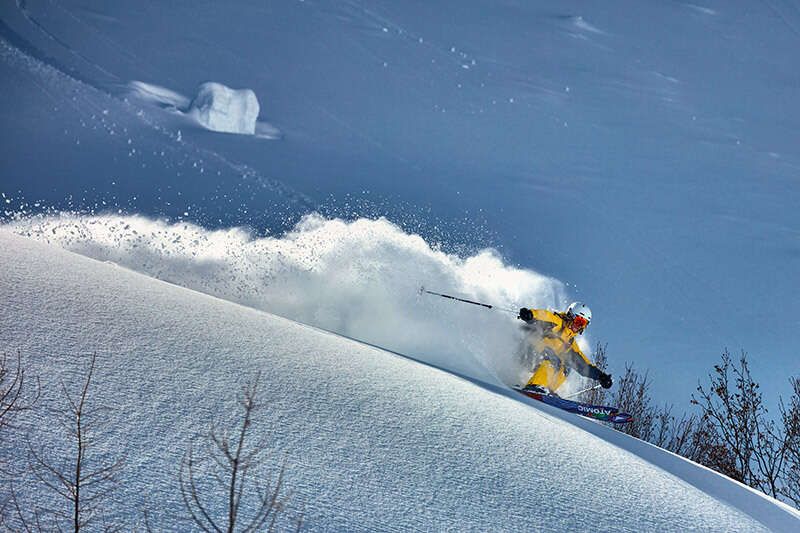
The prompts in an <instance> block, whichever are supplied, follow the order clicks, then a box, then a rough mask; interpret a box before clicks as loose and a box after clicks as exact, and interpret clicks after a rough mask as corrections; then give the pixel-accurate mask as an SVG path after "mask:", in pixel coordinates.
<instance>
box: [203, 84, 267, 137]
mask: <svg viewBox="0 0 800 533" xmlns="http://www.w3.org/2000/svg"><path fill="white" fill-rule="evenodd" d="M259 110H260V107H259V104H258V98H256V93H254V92H253V91H252V90H251V89H231V88H230V87H227V86H225V85H222V84H221V83H214V82H206V83H203V84H202V85H200V87H199V88H198V89H197V96H195V97H194V100H192V103H191V106H190V108H189V111H188V113H189V114H190V115H192V116H194V117H195V118H196V119H197V121H198V122H199V123H200V124H202V125H203V126H205V127H206V128H208V129H210V130H212V131H219V132H223V133H239V134H244V135H254V134H255V133H256V122H257V120H258V113H259Z"/></svg>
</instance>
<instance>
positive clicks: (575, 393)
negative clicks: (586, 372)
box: [562, 383, 600, 400]
mask: <svg viewBox="0 0 800 533" xmlns="http://www.w3.org/2000/svg"><path fill="white" fill-rule="evenodd" d="M599 388H600V384H599V383H598V384H596V385H593V386H591V387H589V388H588V389H583V390H579V391H578V392H573V393H572V394H567V395H566V396H562V398H564V399H565V400H566V399H567V398H572V397H573V396H577V395H578V394H583V393H584V392H589V391H590V390H595V389H599Z"/></svg>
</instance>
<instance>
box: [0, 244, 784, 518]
mask: <svg viewBox="0 0 800 533" xmlns="http://www.w3.org/2000/svg"><path fill="white" fill-rule="evenodd" d="M0 301H2V302H3V306H2V307H0V323H2V324H3V327H2V328H0V345H2V346H3V347H4V348H6V349H12V350H15V349H17V348H19V349H20V350H21V351H22V352H23V353H24V354H26V355H30V356H31V357H30V358H29V359H28V360H29V361H30V363H31V366H32V368H31V369H30V371H31V372H32V373H35V374H37V375H39V376H40V378H41V379H42V390H43V392H44V397H43V398H42V400H41V405H40V408H39V409H37V411H36V416H37V419H35V420H27V421H25V420H23V421H22V422H21V428H22V429H23V431H28V432H30V434H31V437H32V438H35V439H36V442H37V443H41V444H42V445H46V446H51V447H56V446H58V435H59V434H60V433H59V432H60V431H61V430H60V428H59V426H58V424H54V423H53V421H52V420H51V419H50V418H49V417H50V416H51V414H50V413H51V412H50V411H49V410H48V409H47V408H48V407H56V406H59V405H60V403H59V402H60V399H59V398H58V390H59V387H58V386H57V384H58V382H59V381H60V380H64V381H65V382H66V385H67V386H68V387H70V386H74V385H75V383H74V380H75V378H74V375H75V374H74V371H75V368H76V367H77V366H79V364H80V362H81V361H80V359H79V357H78V356H85V355H86V354H88V353H91V352H93V351H97V353H98V368H97V371H96V379H95V382H94V388H93V389H92V400H93V401H94V402H97V404H98V405H104V406H106V407H108V408H109V409H110V410H108V411H104V412H103V416H104V417H105V419H106V422H107V423H108V427H109V434H108V435H104V436H103V435H100V436H98V438H100V439H101V440H99V441H98V442H97V450H99V451H102V452H104V453H108V456H109V457H114V456H119V455H121V454H122V453H123V452H125V455H126V467H125V469H124V470H123V471H122V474H121V479H120V485H119V488H118V490H117V492H116V493H114V496H113V498H112V500H110V501H109V502H108V507H109V508H108V515H107V519H108V520H109V521H110V522H111V523H112V524H115V525H119V526H120V527H122V528H123V529H130V528H131V525H132V523H133V522H136V521H137V520H141V516H142V515H141V513H142V510H143V509H144V508H145V507H147V508H149V510H150V523H151V524H157V528H158V529H162V530H180V529H182V528H183V529H185V527H186V523H185V522H182V521H181V516H182V512H181V509H182V503H181V501H180V493H179V489H178V485H177V484H178V481H177V464H178V462H179V461H180V458H181V456H182V454H183V452H184V451H185V450H186V448H187V447H188V443H189V442H190V440H191V439H192V437H193V436H194V435H195V434H196V433H198V432H201V431H203V429H202V428H205V427H208V425H209V424H210V423H211V422H213V421H216V422H219V423H222V424H228V423H230V422H231V417H230V411H229V412H227V413H225V409H229V410H230V409H233V408H234V405H235V400H236V391H239V390H240V389H241V386H242V384H243V383H244V382H245V381H246V379H247V377H248V376H252V375H254V373H255V372H256V371H258V370H260V371H261V372H262V373H263V380H264V387H263V397H262V399H263V400H264V404H265V405H266V406H267V407H266V410H265V411H264V412H261V413H260V414H259V416H258V417H257V418H256V419H255V420H254V425H253V428H254V431H257V432H258V433H259V435H260V436H261V437H266V438H267V443H268V447H269V450H270V452H271V454H272V456H273V457H276V463H278V462H280V459H278V458H285V461H286V466H287V476H286V485H287V487H288V488H289V489H290V490H291V491H292V493H293V496H292V502H293V503H294V504H295V505H297V506H298V507H302V509H303V513H304V515H305V526H306V527H307V529H308V530H311V531H332V530H337V531H375V530H382V531H407V530H415V529H424V530H444V529H447V530H458V531H501V530H514V531H518V530H519V529H520V527H523V528H526V527H529V528H532V529H536V530H543V531H577V530H583V531H598V530H602V531H646V530H651V531H656V530H658V531H663V530H671V531H764V530H767V529H772V530H775V531H792V530H795V531H796V530H797V527H798V524H800V517H799V515H798V514H797V513H796V512H794V511H792V510H790V509H789V508H788V507H786V506H784V505H782V504H779V503H777V502H775V501H774V500H771V499H770V498H767V497H765V496H763V495H760V494H758V493H756V492H754V491H752V490H749V489H748V488H746V487H744V486H742V485H740V484H737V483H735V482H733V481H730V480H727V479H725V478H723V477H722V476H719V475H718V474H715V473H713V472H710V471H708V470H706V469H703V468H701V467H698V466H696V465H693V464H692V463H689V462H688V461H685V460H682V459H680V458H677V457H675V456H672V455H671V454H667V453H666V452H662V451H659V450H657V449H655V448H653V447H652V446H648V445H644V444H643V443H641V442H639V441H636V440H635V439H631V438H628V437H626V436H624V435H621V434H619V433H617V432H614V431H612V430H610V429H608V428H605V427H603V426H600V425H598V424H595V423H592V422H590V421H588V420H583V419H579V418H577V417H574V416H568V415H565V414H563V413H560V412H558V411H556V410H553V409H549V408H547V407H546V406H542V405H535V404H534V403H533V402H532V401H528V400H526V399H524V398H521V397H519V396H518V395H515V394H514V393H513V392H511V391H508V390H504V389H502V388H499V387H492V386H488V385H485V384H484V385H481V384H480V383H479V382H476V381H473V380H465V379H460V378H458V377H455V376H453V375H452V374H450V373H447V372H443V371H441V370H438V369H435V368H431V367H430V366H427V365H423V364H419V363H417V362H414V361H413V360H410V359H408V358H404V357H399V356H396V355H392V354H390V353H387V352H384V351H381V350H378V349H376V348H373V347H369V346H365V345H363V344H359V343H356V342H353V341H351V340H348V339H344V338H341V337H338V336H336V335H333V334H330V333H326V332H321V331H319V330H315V329H313V328H309V327H307V326H303V325H300V324H296V323H293V322H290V321H287V320H284V319H281V318H278V317H275V316H272V315H269V314H266V313H263V312H260V311H257V310H253V309H249V308H246V307H243V306H239V305H236V304H232V303H230V302H226V301H223V300H220V299H217V298H212V297H209V296H207V295H203V294H200V293H197V292H194V291H189V290H186V289H184V288H180V287H176V286H173V285H169V284H165V283H162V282H160V281H156V280H153V279H151V278H147V277H144V276H142V275H139V274H137V273H133V272H130V271H127V270H125V269H122V268H119V267H115V266H113V265H109V264H103V263H100V262H97V261H93V260H90V259H87V258H84V257H80V256H78V255H74V254H71V253H68V252H66V251H63V250H60V249H58V248H56V247H51V246H45V245H43V244H40V243H36V242H34V241H33V240H30V239H23V238H20V237H17V236H14V235H12V234H11V233H9V232H8V231H2V230H0ZM71 376H72V377H71ZM220 415H223V416H220ZM26 422H27V423H26ZM586 429H589V431H585V430H586ZM14 435H17V434H16V433H15V434H12V436H14ZM102 437H106V438H102ZM598 437H599V438H598ZM10 444H11V445H9V446H3V448H2V452H0V453H2V454H3V457H2V458H3V460H4V461H7V462H8V463H7V464H10V465H18V462H19V461H20V460H21V457H20V452H19V451H20V450H22V449H23V446H21V442H18V441H17V442H11V443H10ZM642 446H645V448H642ZM642 449H645V450H647V453H644V454H640V455H641V456H637V450H639V451H640V450H642ZM643 457H646V459H645V458H643ZM659 461H665V462H667V463H669V462H670V461H671V462H672V463H671V464H672V465H673V469H672V470H671V471H665V470H663V469H661V468H659V467H657V466H654V464H653V463H658V462H659ZM276 469H277V467H276ZM5 470H6V469H3V471H5ZM4 475H5V474H4ZM681 477H689V478H691V477H694V478H696V481H697V480H699V482H700V484H702V483H705V484H706V485H707V487H710V488H713V489H714V490H713V491H709V492H708V493H704V492H702V491H700V490H698V489H697V488H695V487H694V486H692V485H690V484H688V483H686V482H685V481H682V480H681V479H679V478H681ZM8 482H9V480H8V479H6V480H4V483H8ZM16 483H17V487H18V488H19V489H20V490H21V497H22V498H23V501H30V498H33V497H34V496H36V497H37V498H43V497H45V494H46V493H44V492H42V491H41V490H37V489H36V488H35V487H34V485H33V481H32V480H30V479H25V478H20V479H17V480H16ZM223 502H224V497H222V498H220V500H218V501H217V502H216V503H218V504H222V503H223ZM745 513H747V514H745Z"/></svg>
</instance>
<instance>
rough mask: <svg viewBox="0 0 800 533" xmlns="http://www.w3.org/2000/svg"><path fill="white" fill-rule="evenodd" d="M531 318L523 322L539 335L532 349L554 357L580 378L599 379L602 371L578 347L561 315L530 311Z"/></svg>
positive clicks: (545, 311) (573, 333)
mask: <svg viewBox="0 0 800 533" xmlns="http://www.w3.org/2000/svg"><path fill="white" fill-rule="evenodd" d="M531 313H532V314H533V318H532V319H531V320H526V321H525V322H526V323H528V324H530V325H531V326H532V327H533V328H534V329H536V330H538V331H539V332H540V333H541V336H540V337H539V338H538V339H534V340H533V349H534V350H536V351H537V352H538V353H540V354H542V355H555V356H556V357H558V359H560V360H561V362H562V363H563V365H564V366H565V367H566V368H569V369H572V370H575V371H576V372H578V374H580V375H581V376H585V377H587V378H591V379H600V375H601V374H602V371H601V370H600V369H599V368H597V367H596V366H594V365H593V364H592V363H591V362H590V361H589V358H588V357H586V356H585V355H584V354H583V352H582V351H581V349H580V347H578V343H577V342H576V339H575V336H576V333H575V332H574V331H572V330H571V329H569V328H568V327H567V324H566V317H565V316H564V315H563V314H562V313H556V312H553V311H548V310H547V309H531Z"/></svg>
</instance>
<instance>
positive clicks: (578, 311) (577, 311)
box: [567, 302, 592, 328]
mask: <svg viewBox="0 0 800 533" xmlns="http://www.w3.org/2000/svg"><path fill="white" fill-rule="evenodd" d="M575 317H581V318H583V320H585V321H586V324H585V325H584V326H583V327H584V328H585V327H586V326H588V325H589V322H591V321H592V310H591V309H589V306H588V305H586V304H585V303H583V302H573V303H571V304H569V307H567V318H569V319H574V318H575Z"/></svg>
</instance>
